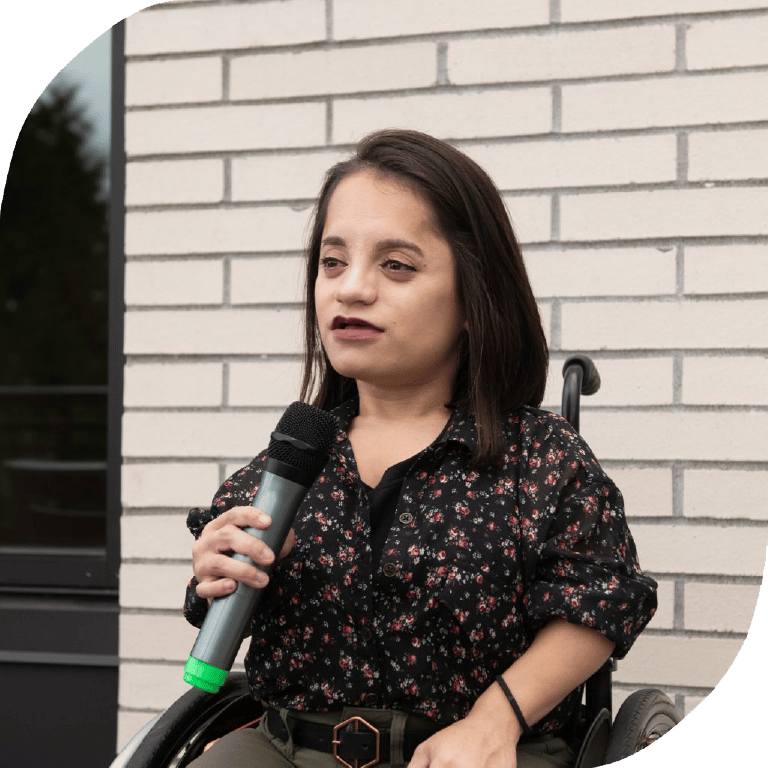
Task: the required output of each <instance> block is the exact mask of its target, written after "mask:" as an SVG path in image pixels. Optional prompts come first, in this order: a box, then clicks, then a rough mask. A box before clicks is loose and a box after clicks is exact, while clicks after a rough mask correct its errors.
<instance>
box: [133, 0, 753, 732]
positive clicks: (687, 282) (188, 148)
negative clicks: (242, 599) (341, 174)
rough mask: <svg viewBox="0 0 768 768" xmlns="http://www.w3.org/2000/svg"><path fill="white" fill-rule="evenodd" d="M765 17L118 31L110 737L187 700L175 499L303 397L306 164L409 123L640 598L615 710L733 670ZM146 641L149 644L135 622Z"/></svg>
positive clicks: (739, 11)
mask: <svg viewBox="0 0 768 768" xmlns="http://www.w3.org/2000/svg"><path fill="white" fill-rule="evenodd" d="M767 34H768V2H767V1H766V0H645V2H642V3H639V2H634V0H592V1H591V2H588V3H586V2H582V0H478V1H477V2H473V3H466V2H464V1H463V0H423V2H419V3H412V2H409V1H408V0H362V1H361V0H281V1H280V2H278V1H277V0H266V1H261V2H235V1H234V0H223V1H222V2H216V3H213V2H211V3H208V2H206V3H202V2H201V3H198V2H191V0H190V1H187V2H178V3H166V4H165V5H160V6H155V7H153V8H149V9H147V10H146V11H143V12H141V13H138V14H136V15H135V16H133V17H131V18H130V19H129V20H128V24H127V54H128V64H127V70H126V78H127V83H126V86H127V94H126V101H127V112H126V132H127V141H126V145H127V146H126V150H127V161H128V165H127V190H126V202H127V205H128V213H127V221H126V241H125V249H126V257H127V269H126V300H127V304H128V310H127V315H126V337H125V351H126V354H127V355H128V364H127V367H126V371H125V383H126V387H125V406H126V413H125V419H124V434H123V455H124V468H123V505H124V509H125V513H124V517H123V525H122V546H123V566H122V571H121V605H122V608H123V613H122V620H121V659H122V663H121V681H120V707H121V710H120V735H119V739H120V741H121V743H123V742H124V741H125V740H126V739H127V738H128V737H129V736H130V734H131V733H132V732H133V731H134V730H135V729H136V728H138V727H139V726H140V725H142V724H143V723H144V722H145V721H146V720H147V719H148V718H149V717H150V716H151V715H152V714H153V713H154V712H156V711H158V710H161V709H163V708H164V707H166V706H167V705H168V704H169V703H170V701H172V700H173V699H174V698H175V697H176V696H177V695H179V694H181V693H183V692H184V690H185V689H186V686H185V685H184V684H183V683H182V681H181V667H182V664H183V661H184V659H185V658H186V655H187V654H188V651H189V648H190V647H191V642H192V640H193V639H194V631H193V630H191V629H190V628H189V627H187V626H186V625H185V624H184V622H183V620H181V619H180V618H179V607H180V604H181V600H182V596H183V589H184V585H185V583H186V581H187V580H188V578H189V577H190V575H191V570H190V565H189V560H190V556H189V544H190V539H189V537H188V535H187V534H186V532H185V527H184V520H185V515H186V511H187V510H188V509H189V507H191V506H195V505H207V504H208V503H210V498H211V496H212V494H213V492H214V491H215V489H216V487H217V485H218V483H219V482H220V481H221V480H222V479H223V478H224V477H226V476H227V474H229V473H230V472H231V471H233V470H234V469H236V468H237V467H238V466H240V465H242V463H244V462H245V461H247V460H248V459H250V457H251V456H252V455H253V454H254V453H256V452H257V451H258V450H259V449H260V448H261V447H263V445H264V444H265V443H266V440H267V435H268V433H269V431H270V430H271V429H272V428H273V427H274V424H275V422H276V420H277V418H278V416H279V414H280V412H281V411H282V409H283V408H284V407H285V406H286V405H287V404H288V403H289V402H290V401H292V400H293V399H295V397H296V395H297V392H298V383H299V372H300V363H299V361H300V357H301V335H300V324H301V317H300V311H299V308H300V303H301V295H302V294H301V285H300V284H301V251H302V248H303V244H304V242H305V238H306V226H307V222H308V221H309V216H310V212H311V205H312V201H313V199H314V197H315V195H316V192H317V190H318V188H319V186H320V183H321V179H322V175H323V172H324V171H325V169H326V168H327V167H329V166H330V165H331V164H333V163H334V162H335V161H336V160H338V159H339V158H340V157H342V156H344V155H345V153H346V151H347V150H348V146H349V145H350V144H351V143H352V142H354V141H355V140H356V139H357V138H359V137H360V136H361V135H363V134H365V133H367V132H368V131H370V130H374V129H376V128H381V127H385V126H399V127H412V128H417V129H420V130H424V131H427V132H431V133H434V134H435V135H437V136H439V137H441V138H445V139H448V140H451V141H453V142H455V143H456V145H457V146H459V147H460V148H461V149H462V150H464V151H465V152H467V153H468V154H470V155H471V156H473V157H474V158H476V159H477V160H478V161H479V162H480V163H481V164H482V165H483V166H484V167H486V169H487V170H488V172H489V173H490V174H491V175H492V177H493V178H494V180H495V181H496V182H497V184H498V185H499V187H500V188H501V190H502V193H503V194H504V199H505V202H506V204H507V206H508V208H509V210H510V212H511V216H512V220H513V223H514V225H515V227H516V229H517V231H518V234H519V237H520V240H521V242H522V243H523V245H524V251H525V257H526V262H527V264H528V268H529V271H530V275H531V279H532V282H533V285H534V289H535V292H536V295H537V297H538V299H539V305H540V307H541V310H542V317H543V322H544V326H545V329H546V332H547V337H548V339H549V341H550V344H551V348H552V364H551V370H550V380H549V386H548V390H547V395H546V398H545V405H546V406H547V407H549V408H553V409H558V407H559V400H560V380H561V375H560V369H561V368H562V364H563V361H564V360H565V358H566V357H567V355H568V354H570V353H572V352H574V351H583V352H587V353H589V354H591V355H592V356H593V357H594V359H595V361H596V362H597V364H598V366H599V369H600V371H601V375H602V378H603V387H602V389H601V391H600V392H599V393H598V394H597V395H596V396H595V397H594V398H592V399H591V400H589V401H587V402H585V406H584V412H583V418H582V429H583V432H584V434H585V436H586V437H587V439H588V441H589V442H590V444H591V445H592V446H593V448H594V450H595V452H596V453H597V454H598V456H599V458H600V459H601V460H602V462H603V464H604V466H605V467H606V469H607V471H608V472H609V474H611V475H612V476H613V477H614V478H615V480H616V481H617V483H618V484H619V486H620V487H621V488H622V491H623V493H624V496H625V500H626V505H627V513H628V517H629V519H630V521H631V524H632V527H633V531H634V533H635V538H636V540H637V544H638V548H639V552H640V557H641V561H642V562H643V565H644V567H645V568H646V569H647V570H648V571H649V572H650V573H651V574H652V575H653V576H654V577H655V578H657V580H658V581H659V611H658V614H657V616H656V617H655V619H654V621H653V622H652V623H651V625H650V628H649V629H648V631H647V632H646V633H645V634H644V635H643V636H642V637H641V638H640V640H639V641H638V643H637V645H636V647H635V649H634V650H633V651H632V653H630V655H629V656H628V658H627V659H626V660H625V661H623V662H622V663H621V664H620V666H619V671H618V672H617V675H616V679H615V692H616V704H619V703H620V702H621V701H622V700H623V698H624V697H626V695H627V694H628V693H629V692H630V691H632V690H634V689H636V688H638V687H642V686H647V685H657V686H660V687H662V688H664V689H665V690H667V692H668V693H669V694H670V696H672V698H673V699H674V700H675V702H676V704H677V706H678V708H679V710H680V711H681V713H682V712H685V713H687V712H689V711H690V710H691V709H692V708H693V707H694V706H695V705H696V704H697V703H698V702H700V701H701V699H702V698H703V697H704V696H705V695H706V694H707V693H708V692H709V691H710V690H711V689H712V687H713V686H714V685H715V684H716V683H717V682H718V680H719V679H720V677H721V676H722V675H723V674H724V672H725V670H726V669H727V668H728V666H729V665H730V663H731V661H732V660H733V658H734V656H735V655H736V653H737V651H738V649H739V647H740V645H741V642H742V640H743V638H744V636H745V633H746V631H747V628H748V626H749V622H750V618H751V614H752V611H753V609H754V605H755V601H756V599H757V589H758V585H759V581H760V575H761V573H762V567H763V559H764V555H765V546H766V544H767V543H768V506H767V505H766V502H765V477H766V474H765V471H766V468H767V467H768V451H767V450H766V440H765V435H766V434H768V396H767V395H766V391H768V388H766V386H765V384H764V382H765V380H766V374H768V367H767V362H766V361H767V360H768V342H767V341H766V339H767V338H768V336H766V329H768V302H767V301H766V299H767V298H768V295H767V294H768V216H767V215H766V211H768V192H766V186H765V180H766V178H768V153H767V152H766V150H765V147H766V146H768V130H767V129H766V121H768V48H767V47H766V46H765V42H764V41H765V39H766V35H767ZM147 633H151V634H152V636H153V637H154V638H155V639H154V641H153V643H152V644H151V645H149V644H147V643H146V642H145V640H144V636H145V635H146V634H147Z"/></svg>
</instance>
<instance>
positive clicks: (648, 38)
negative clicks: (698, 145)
mask: <svg viewBox="0 0 768 768" xmlns="http://www.w3.org/2000/svg"><path fill="white" fill-rule="evenodd" d="M674 68H675V29H674V27H673V26H672V25H664V26H643V27H622V28H619V29H597V30H595V29H590V30H588V31H559V30H558V29H557V28H555V31H553V32H550V31H546V32H544V33H539V34H531V33H528V34H525V35H513V36H505V37H492V38H486V37H483V38H481V39H474V40H459V41H456V42H451V43H450V44H449V47H448V77H449V79H450V81H451V83H453V84H454V85H466V84H474V83H503V82H513V83H518V82H524V81H529V80H561V79H574V78H581V77H599V76H602V75H621V74H635V73H638V74H639V73H644V72H670V71H672V70H674Z"/></svg>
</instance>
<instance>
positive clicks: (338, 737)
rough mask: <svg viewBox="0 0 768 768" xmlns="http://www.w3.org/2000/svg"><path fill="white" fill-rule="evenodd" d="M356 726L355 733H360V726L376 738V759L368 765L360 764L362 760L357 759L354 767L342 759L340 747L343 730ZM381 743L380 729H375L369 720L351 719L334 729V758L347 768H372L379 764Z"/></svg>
mask: <svg viewBox="0 0 768 768" xmlns="http://www.w3.org/2000/svg"><path fill="white" fill-rule="evenodd" d="M353 724H354V726H355V731H354V732H355V733H359V732H360V726H364V727H365V728H367V729H368V730H369V731H371V732H372V733H373V734H374V735H375V737H376V754H375V756H374V759H373V760H371V761H370V762H368V763H363V764H362V765H361V764H360V759H359V758H357V757H356V758H355V759H354V765H353V764H351V763H348V762H347V761H346V760H344V759H343V758H342V757H340V756H339V747H340V746H341V730H342V729H343V728H347V727H349V726H351V725H353ZM380 741H381V735H380V734H379V730H378V728H374V726H372V725H371V724H370V723H369V722H368V721H367V720H363V718H362V717H357V716H355V717H350V718H349V719H348V720H345V721H344V722H343V723H339V724H338V725H336V726H334V728H333V756H334V757H335V758H336V759H337V760H338V761H339V762H340V763H341V764H342V765H345V766H346V767H347V768H370V766H372V765H376V763H378V762H379V754H380V753H379V744H380Z"/></svg>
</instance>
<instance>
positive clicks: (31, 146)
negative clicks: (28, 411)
mask: <svg viewBox="0 0 768 768" xmlns="http://www.w3.org/2000/svg"><path fill="white" fill-rule="evenodd" d="M91 132H92V126H91V125H90V123H89V122H88V120H87V119H86V118H85V117H84V114H83V109H82V107H80V106H79V105H78V103H77V86H74V87H64V88H62V87H59V88H51V90H50V91H49V92H48V93H47V94H46V95H45V96H44V97H42V98H41V99H39V100H38V101H37V103H36V104H35V106H34V108H33V109H32V111H31V112H30V114H29V116H28V117H27V119H26V121H25V123H24V126H23V127H22V129H21V132H20V134H19V138H18V141H17V143H16V148H15V150H14V154H13V158H12V160H11V164H10V168H9V172H8V181H7V184H6V189H5V195H4V197H3V203H2V208H0V360H2V361H3V362H2V365H1V366H0V384H16V385H19V384H55V385H66V384H106V380H107V250H108V222H107V201H106V199H105V196H104V194H103V191H102V178H103V175H104V172H105V168H106V162H105V160H104V159H102V158H99V157H96V156H95V155H93V154H92V152H91V151H90V150H89V149H88V144H87V142H88V137H89V135H90V134H91Z"/></svg>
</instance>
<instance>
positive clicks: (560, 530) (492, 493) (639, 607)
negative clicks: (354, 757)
mask: <svg viewBox="0 0 768 768" xmlns="http://www.w3.org/2000/svg"><path fill="white" fill-rule="evenodd" d="M356 409H357V401H350V402H349V403H346V404H345V405H343V406H341V407H340V408H338V409H336V411H335V412H334V413H335V414H336V415H337V416H338V418H339V423H340V427H339V430H338V433H337V436H336V442H335V446H334V447H333V449H332V452H331V455H330V457H329V459H328V463H327V465H326V467H325V468H324V470H323V472H322V473H321V474H320V476H319V477H318V479H317V481H316V482H315V484H314V485H313V486H312V488H311V489H310V490H309V492H308V493H307V495H306V496H305V498H304V500H303V502H302V503H301V506H300V508H299V512H298V515H297V518H296V521H295V524H294V530H295V532H296V544H295V546H294V548H293V550H292V551H291V553H290V554H289V556H288V557H287V558H285V559H284V560H281V561H280V562H279V563H278V565H277V567H276V568H275V570H274V572H273V574H272V578H271V581H270V584H269V585H268V586H267V588H266V589H267V592H266V593H265V595H264V597H263V598H262V600H261V603H260V606H259V609H258V611H257V613H256V614H255V615H254V617H253V620H252V622H251V641H250V650H249V652H248V654H247V656H246V662H245V663H246V672H247V675H248V680H249V683H250V687H251V690H252V693H253V695H254V696H255V697H257V698H259V699H262V700H264V701H266V702H267V703H269V704H270V705H272V706H275V707H285V708H287V709H293V710H301V711H309V712H318V711H327V710H333V709H341V708H342V707H344V706H376V707H386V708H395V709H399V710H403V711H406V712H409V713H412V714H416V715H422V716H425V717H427V718H431V719H432V720H434V721H435V722H436V724H438V725H448V724H450V723H451V722H454V721H456V720H458V719H460V718H462V717H464V716H465V715H466V714H467V713H468V711H469V710H470V708H471V707H472V705H473V704H474V702H475V700H476V699H477V698H478V697H479V696H480V694H481V693H482V692H483V691H484V690H485V689H486V688H487V687H488V686H490V685H491V684H492V683H493V681H494V679H495V677H496V675H498V674H500V673H501V672H503V671H504V670H506V669H508V668H509V667H510V666H511V665H512V663H513V662H514V661H515V660H516V659H517V658H518V657H519V656H520V655H521V654H523V653H524V652H525V650H526V649H527V648H528V647H529V646H530V644H531V642H532V641H533V639H534V636H535V635H536V633H537V631H538V630H539V629H541V628H542V627H543V626H544V625H545V624H546V623H547V622H549V621H550V620H551V619H553V618H555V617H562V618H564V619H566V620H568V621H569V622H572V623H574V624H580V625H583V626H586V627H591V628H593V629H596V630H598V631H599V632H601V633H602V634H604V635H605V636H606V637H608V638H609V639H610V640H612V641H613V642H614V643H616V649H615V651H614V656H615V657H617V658H620V657H622V656H624V655H625V654H626V652H627V651H628V650H629V648H630V646H631V645H632V643H633V642H634V640H635V638H636V637H637V635H638V634H639V633H640V632H641V631H642V629H643V628H644V627H645V625H646V624H647V623H648V621H649V620H650V618H651V617H652V616H653V614H654V611H655V609H656V583H655V582H654V581H653V579H651V578H649V577H648V576H646V575H644V574H643V572H642V571H641V569H640V566H639V563H638V559H637V553H636V550H635V545H634V542H633V540H632V537H631V535H630V532H629V529H628V528H627V523H626V520H625V517H624V510H623V501H622V497H621V493H620V492H619V490H618V489H617V488H616V486H615V485H614V484H613V482H612V481H611V480H610V479H609V478H608V477H607V476H606V475H605V474H604V472H603V470H602V469H601V468H600V466H599V465H598V463H597V461H596V460H595V458H594V456H593V455H592V453H591V451H590V450H589V448H588V447H587V445H586V444H585V443H584V441H583V440H582V439H581V437H580V436H579V435H578V433H577V432H576V431H575V430H574V429H573V428H572V427H571V425H570V424H569V423H568V422H567V421H565V420H564V419H563V418H561V417H560V416H557V415H554V414H551V413H547V412H545V411H541V410H537V409H535V408H530V407H523V408H521V409H519V410H516V411H514V412H513V413H511V414H509V415H507V416H506V417H504V419H503V435H504V438H505V441H506V443H505V444H506V446H507V451H506V455H505V456H504V460H503V466H502V467H501V468H500V469H491V470H473V469H471V468H470V467H469V459H470V455H471V452H472V450H473V449H474V447H475V445H476V441H477V432H476V427H475V423H474V421H473V419H472V418H471V417H468V416H466V415H464V414H462V413H459V412H456V413H454V414H453V416H452V417H451V419H450V420H449V422H448V424H447V426H446V428H445V429H444V430H443V432H442V434H441V435H440V436H439V437H438V438H437V439H436V440H435V442H433V443H432V444H431V445H430V446H429V447H427V448H425V449H424V450H423V451H422V452H421V453H419V454H418V455H417V456H416V457H415V459H414V464H413V465H412V466H411V468H410V471H409V472H408V473H407V474H406V476H405V480H404V482H403V486H402V491H401V493H400V497H399V501H398V506H397V512H396V515H395V518H394V525H392V527H391V529H390V530H389V533H388V536H387V538H386V541H385V544H384V548H383V550H382V551H381V554H380V557H376V558H374V556H373V553H372V548H371V523H370V504H369V494H370V488H369V487H368V486H367V485H366V484H365V483H363V482H362V481H361V479H360V477H359V475H358V472H357V465H356V464H355V457H354V454H353V452H352V447H351V445H350V442H349V439H348V437H347V433H346V431H345V429H346V426H347V425H348V424H349V423H350V421H351V419H352V418H353V417H354V415H355V414H356V412H357V410H356ZM264 458H265V453H262V454H260V455H259V456H257V457H256V458H255V459H254V460H253V461H252V462H251V463H250V464H248V465H247V466H246V467H244V468H243V469H241V470H240V471H239V472H237V473H236V474H235V475H233V476H232V477H231V478H230V479H229V480H227V481H226V482H225V483H224V485H223V486H222V488H221V489H220V490H219V492H218V493H217V494H216V496H215V498H214V500H213V505H212V506H211V509H210V510H203V509H193V510H191V512H190V514H189V518H188V521H187V524H188V527H189V529H190V531H191V532H192V533H193V534H194V535H195V537H197V536H199V535H200V532H201V531H202V529H203V527H204V526H205V525H206V523H208V522H209V521H210V520H212V519H213V518H214V517H216V516H217V515H219V514H221V513H222V512H224V511H225V510H227V509H229V508H230V507H233V506H237V505H249V504H250V503H251V500H252V498H253V496H254V494H255V492H256V489H257V487H258V484H259V478H260V474H261V467H262V463H263V461H264ZM374 562H376V563H377V567H375V568H374V565H373V563H374ZM195 586H196V582H195V580H194V579H193V580H192V582H190V585H189V587H188V588H187V597H186V603H185V606H184V612H185V615H186V617H187V619H188V620H189V621H190V622H191V623H192V624H194V625H195V626H200V624H201V623H202V621H203V619H204V617H205V611H206V605H207V603H206V601H205V600H202V599H201V598H199V597H198V596H197V594H196V592H195ZM580 695H581V692H580V690H577V691H575V692H574V693H573V694H571V695H570V696H569V697H567V698H566V699H565V700H564V701H563V702H562V703H561V704H560V705H558V707H556V708H555V709H554V710H552V712H550V713H549V714H548V715H547V716H545V717H544V718H543V719H542V720H541V721H539V723H537V724H536V726H535V727H534V733H557V732H561V731H564V729H565V728H566V727H568V726H570V725H571V724H572V721H573V719H574V717H575V716H576V710H577V707H578V704H579V700H580Z"/></svg>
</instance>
